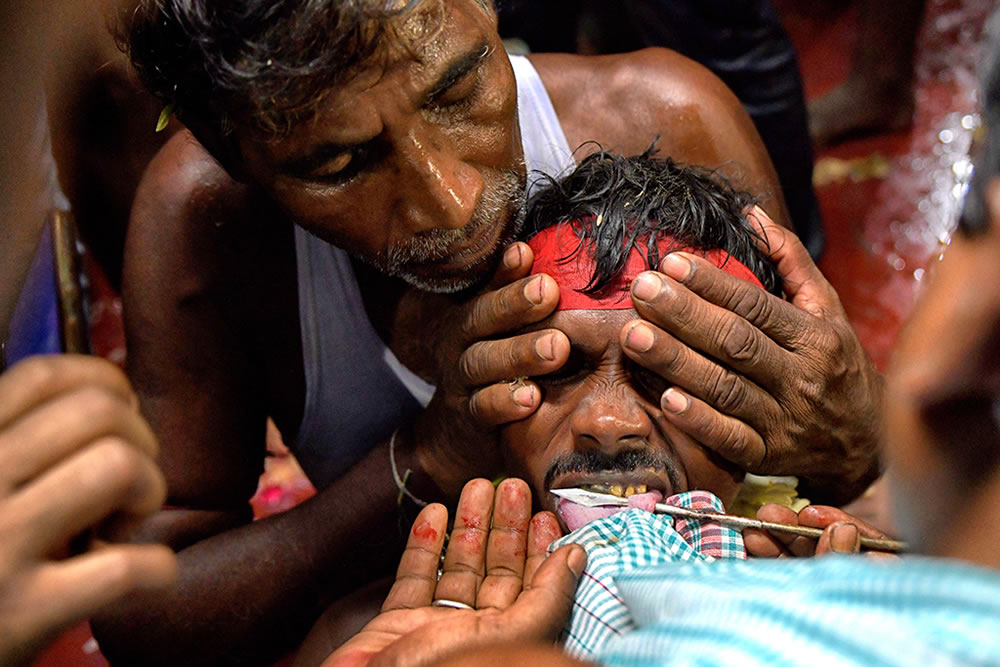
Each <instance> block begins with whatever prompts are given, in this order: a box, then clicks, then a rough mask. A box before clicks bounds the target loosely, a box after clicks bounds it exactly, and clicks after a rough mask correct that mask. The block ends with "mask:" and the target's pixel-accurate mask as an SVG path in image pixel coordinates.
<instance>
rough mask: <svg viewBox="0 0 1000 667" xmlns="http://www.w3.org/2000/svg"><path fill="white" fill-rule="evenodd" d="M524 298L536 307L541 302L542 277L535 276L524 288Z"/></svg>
mask: <svg viewBox="0 0 1000 667" xmlns="http://www.w3.org/2000/svg"><path fill="white" fill-rule="evenodd" d="M524 298H526V299H527V300H528V301H530V302H531V303H533V304H535V305H536V306H537V305H538V304H540V303H541V302H542V277H541V276H535V277H534V278H533V279H532V280H530V281H529V282H528V284H527V285H525V286H524Z"/></svg>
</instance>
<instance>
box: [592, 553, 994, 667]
mask: <svg viewBox="0 0 1000 667" xmlns="http://www.w3.org/2000/svg"><path fill="white" fill-rule="evenodd" d="M615 583H616V584H617V585H618V590H617V593H618V595H619V596H620V598H621V600H622V601H623V602H624V604H625V605H626V606H627V607H628V609H629V611H630V612H631V621H632V623H633V625H632V626H631V627H630V628H629V633H628V635H627V636H615V637H614V638H612V639H611V640H609V641H607V642H605V643H604V644H603V646H602V648H601V650H600V652H599V653H598V654H597V655H594V656H591V659H592V660H596V661H598V662H600V663H602V664H605V665H615V666H619V665H621V666H628V667H632V666H638V665H739V666H740V667H746V666H748V665H769V666H770V665H778V666H781V665H824V666H827V665H829V666H831V667H837V666H846V665H865V666H866V667H867V666H869V665H872V666H882V665H885V666H902V665H921V666H922V665H1000V573H998V572H995V571H993V570H986V569H982V568H977V567H973V566H970V565H966V564H963V563H960V562H958V561H948V560H944V559H931V558H921V557H916V556H907V557H904V558H903V559H901V560H899V561H882V560H872V559H869V558H865V557H861V556H823V557H820V558H809V559H800V560H796V559H782V560H748V561H732V560H730V561H724V562H723V561H720V562H716V563H704V562H684V563H666V564H661V565H659V566H655V567H650V568H644V569H634V570H632V571H630V572H627V573H624V574H621V575H619V576H618V577H617V578H616V580H615Z"/></svg>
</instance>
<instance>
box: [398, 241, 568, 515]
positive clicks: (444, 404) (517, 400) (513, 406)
mask: <svg viewBox="0 0 1000 667" xmlns="http://www.w3.org/2000/svg"><path fill="white" fill-rule="evenodd" d="M533 259H534V256H533V254H532V252H531V248H530V247H529V246H528V245H527V244H526V243H515V244H512V245H511V246H510V247H509V248H508V249H507V252H506V253H505V254H504V262H503V263H502V264H501V266H500V268H499V269H498V270H497V274H496V276H495V277H494V279H493V281H492V283H491V284H490V286H489V287H488V288H487V291H486V292H484V293H483V294H480V295H479V296H476V297H474V298H473V299H471V300H469V301H468V302H466V303H463V304H460V305H458V306H456V307H454V308H452V309H450V311H449V313H448V314H447V315H446V316H444V317H443V318H440V322H439V323H438V326H437V327H435V328H432V330H435V331H436V332H437V334H436V335H435V337H434V340H435V343H436V349H435V353H436V355H435V356H436V358H437V367H438V369H439V378H438V384H437V391H436V392H435V394H434V398H433V399H432V400H431V403H430V405H429V406H428V407H427V410H426V411H425V412H424V415H423V416H422V417H421V419H420V420H419V421H418V423H417V425H416V427H415V429H414V433H413V438H414V441H415V445H416V448H417V454H418V456H419V457H420V462H421V466H422V467H423V469H424V470H426V471H427V472H428V473H429V474H430V475H431V476H432V477H433V478H434V480H435V482H436V483H437V485H438V487H439V488H440V489H441V490H442V491H444V492H445V494H446V495H448V496H450V497H454V496H457V495H458V491H459V489H461V488H462V484H463V483H464V482H465V481H466V480H468V479H469V478H470V477H475V476H482V477H489V478H492V477H495V476H496V475H498V474H500V473H501V472H502V469H501V462H500V453H499V448H498V441H497V435H496V429H497V427H498V426H500V425H502V424H505V423H507V422H511V421H515V420H518V419H524V418H525V417H527V416H529V415H531V414H532V413H533V412H534V411H535V410H536V409H537V408H538V406H539V404H540V403H541V391H540V390H539V387H538V385H536V384H535V383H534V382H531V381H528V380H518V381H515V378H524V377H531V376H536V375H545V374H546V373H551V372H552V371H554V370H556V369H558V368H559V367H560V366H562V365H563V364H564V363H565V362H566V359H567V357H568V356H569V340H567V338H566V336H565V335H564V334H563V333H562V332H560V331H557V330H555V329H544V330H541V331H535V332H532V333H527V334H521V335H517V336H511V337H503V336H504V335H505V334H508V333H509V332H512V331H517V330H519V329H521V328H523V327H525V326H527V325H529V324H532V323H534V322H538V321H540V320H542V319H544V318H546V317H548V316H549V315H550V314H551V313H552V311H553V310H555V307H556V304H557V303H558V302H559V288H558V286H557V285H556V283H555V281H554V280H552V278H551V277H549V276H547V275H544V274H540V275H535V276H530V277H527V278H525V277H524V276H525V275H527V273H528V272H529V271H530V270H531V264H532V261H533Z"/></svg>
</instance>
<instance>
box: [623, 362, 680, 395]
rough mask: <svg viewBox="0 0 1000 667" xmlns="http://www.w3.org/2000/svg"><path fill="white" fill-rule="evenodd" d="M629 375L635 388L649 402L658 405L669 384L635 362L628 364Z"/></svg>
mask: <svg viewBox="0 0 1000 667" xmlns="http://www.w3.org/2000/svg"><path fill="white" fill-rule="evenodd" d="M629 374H630V375H631V377H632V384H633V385H635V388H636V389H638V390H639V391H641V392H642V393H643V395H644V396H645V397H646V398H647V399H648V400H649V401H650V402H652V403H655V404H657V405H659V403H660V397H661V396H663V392H665V391H666V390H667V389H668V388H669V387H670V383H669V382H667V381H666V380H665V379H664V378H663V377H661V376H660V375H657V374H656V373H654V372H653V371H651V370H649V369H648V368H645V367H643V366H640V365H639V364H637V363H635V362H631V363H630V365H629Z"/></svg>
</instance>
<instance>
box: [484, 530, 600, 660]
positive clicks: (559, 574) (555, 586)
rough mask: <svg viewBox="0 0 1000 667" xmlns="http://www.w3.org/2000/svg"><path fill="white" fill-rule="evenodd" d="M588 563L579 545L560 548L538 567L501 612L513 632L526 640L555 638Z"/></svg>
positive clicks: (562, 626)
mask: <svg viewBox="0 0 1000 667" xmlns="http://www.w3.org/2000/svg"><path fill="white" fill-rule="evenodd" d="M586 565H587V553H586V552H585V551H584V550H583V547H581V546H580V545H578V544H568V545H564V546H562V547H559V549H557V550H556V551H555V552H553V554H552V555H551V556H549V557H548V558H547V559H546V560H545V562H544V563H542V565H541V566H540V567H539V568H538V571H537V572H536V573H535V577H534V579H533V580H532V582H531V585H530V586H528V587H526V588H525V590H524V592H523V593H522V594H521V595H520V597H518V599H517V602H515V603H514V604H513V605H512V606H511V607H510V608H509V609H508V610H507V611H506V613H505V614H504V618H505V620H508V622H509V627H510V628H511V629H512V630H513V632H514V633H515V634H519V635H520V636H524V637H526V638H529V639H540V640H554V639H555V638H556V637H558V635H559V633H560V632H561V631H562V629H563V628H564V627H565V626H566V622H567V621H568V620H569V614H570V611H572V609H573V596H574V594H575V593H576V585H577V582H578V581H579V579H580V575H581V574H583V569H584V568H585V567H586Z"/></svg>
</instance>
